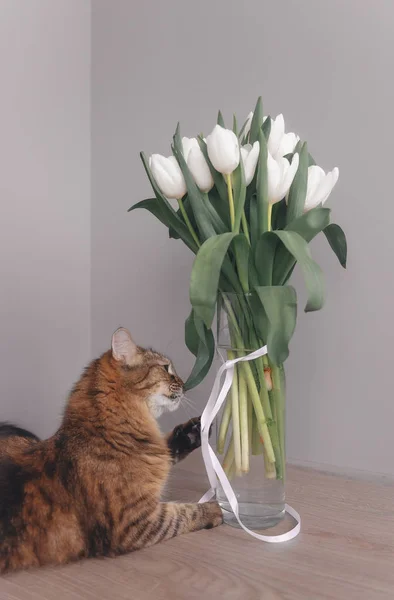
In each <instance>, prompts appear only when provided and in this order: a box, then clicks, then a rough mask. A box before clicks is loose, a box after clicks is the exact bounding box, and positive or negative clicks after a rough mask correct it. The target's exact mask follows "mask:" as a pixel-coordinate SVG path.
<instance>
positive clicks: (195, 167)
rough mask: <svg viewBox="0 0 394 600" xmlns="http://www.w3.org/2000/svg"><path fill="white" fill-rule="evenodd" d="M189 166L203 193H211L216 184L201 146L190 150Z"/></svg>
mask: <svg viewBox="0 0 394 600" xmlns="http://www.w3.org/2000/svg"><path fill="white" fill-rule="evenodd" d="M187 166H188V167H189V169H190V172H191V174H192V175H193V179H194V181H195V182H196V184H197V185H198V187H199V188H200V190H201V191H202V192H209V190H210V189H212V187H213V183H214V182H213V178H212V175H211V171H210V169H209V167H208V164H207V161H206V160H205V157H204V155H203V153H202V152H201V149H200V146H198V148H192V149H191V150H190V152H189V158H188V161H187Z"/></svg>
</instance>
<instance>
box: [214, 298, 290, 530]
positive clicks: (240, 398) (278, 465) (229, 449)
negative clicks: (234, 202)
mask: <svg viewBox="0 0 394 600" xmlns="http://www.w3.org/2000/svg"><path fill="white" fill-rule="evenodd" d="M253 302H254V298H253V295H252V294H245V295H238V294H221V295H220V298H219V301H218V311H217V345H218V361H220V363H221V362H222V361H223V360H227V359H232V358H237V357H239V356H245V355H247V354H249V353H250V352H253V351H255V350H257V349H258V348H261V347H262V346H264V345H265V344H264V341H263V339H262V338H261V337H260V336H259V332H261V330H262V327H261V323H258V322H256V318H258V316H256V310H255V309H254V310H252V307H253ZM255 306H256V304H255V305H254V307H255ZM218 366H219V365H218ZM216 453H217V457H218V458H219V460H220V462H221V464H222V466H223V468H224V470H225V472H226V474H227V476H228V478H229V480H230V482H231V485H232V488H233V490H234V493H235V495H236V497H237V500H238V503H239V513H240V517H241V520H242V522H243V523H244V525H246V526H247V527H249V528H250V529H266V528H268V527H272V526H274V525H276V524H277V523H278V522H279V521H281V520H282V519H283V518H284V514H285V486H284V483H285V466H286V452H285V375H284V369H283V366H282V365H273V364H272V362H271V361H270V359H269V356H264V357H260V358H257V359H255V360H252V361H248V362H242V363H238V364H237V365H236V368H235V374H234V380H233V384H232V387H231V389H230V391H229V394H228V397H227V399H226V402H225V404H224V405H223V408H222V409H221V411H220V413H219V415H218V417H217V420H216ZM216 498H217V500H218V502H219V504H220V506H221V507H222V509H223V512H224V520H225V522H226V523H228V524H230V525H233V526H235V527H237V526H238V521H237V520H236V518H235V516H234V515H233V512H232V510H231V507H230V506H229V503H228V501H227V498H226V496H225V494H224V492H223V490H222V488H221V486H220V484H218V487H217V489H216Z"/></svg>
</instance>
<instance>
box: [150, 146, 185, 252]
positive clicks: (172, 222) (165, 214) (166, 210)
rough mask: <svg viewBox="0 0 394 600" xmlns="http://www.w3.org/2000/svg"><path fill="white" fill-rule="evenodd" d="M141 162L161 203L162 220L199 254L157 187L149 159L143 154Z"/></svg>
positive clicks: (180, 221)
mask: <svg viewBox="0 0 394 600" xmlns="http://www.w3.org/2000/svg"><path fill="white" fill-rule="evenodd" d="M140 156H141V160H142V163H143V165H144V168H145V171H146V174H147V175H148V178H149V181H150V183H151V186H152V188H153V191H154V192H155V196H156V198H157V200H158V202H159V206H160V212H161V214H162V218H163V219H164V220H165V221H166V222H167V223H168V226H171V227H172V228H173V229H174V230H175V231H176V232H177V234H178V235H179V237H180V238H181V239H182V241H183V242H184V243H185V244H186V246H188V247H189V248H190V250H192V252H194V253H196V252H197V246H196V243H195V241H194V240H193V237H192V236H191V234H190V231H189V230H188V228H187V227H186V225H185V224H184V222H183V221H182V220H181V219H180V218H179V217H178V215H177V214H176V212H175V210H174V209H173V208H172V206H171V204H170V203H169V202H168V200H167V198H166V197H165V196H163V194H162V193H161V190H160V188H159V186H158V185H157V183H156V181H155V178H154V177H153V174H152V171H151V169H150V167H149V162H148V159H147V158H146V156H145V154H144V153H143V152H141V155H140Z"/></svg>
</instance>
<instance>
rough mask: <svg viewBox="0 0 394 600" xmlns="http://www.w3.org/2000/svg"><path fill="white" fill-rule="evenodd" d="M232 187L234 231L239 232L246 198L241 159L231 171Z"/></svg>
mask: <svg viewBox="0 0 394 600" xmlns="http://www.w3.org/2000/svg"><path fill="white" fill-rule="evenodd" d="M233 188H234V205H235V219H234V231H235V232H236V233H239V230H240V226H241V218H242V213H243V211H244V206H245V198H246V182H245V172H244V164H243V160H242V159H241V160H240V161H239V164H238V167H237V168H236V169H235V171H234V172H233Z"/></svg>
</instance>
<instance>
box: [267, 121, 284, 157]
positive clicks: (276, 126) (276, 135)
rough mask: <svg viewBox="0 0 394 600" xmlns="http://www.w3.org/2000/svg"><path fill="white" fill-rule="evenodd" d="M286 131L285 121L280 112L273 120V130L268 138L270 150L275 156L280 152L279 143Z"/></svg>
mask: <svg viewBox="0 0 394 600" xmlns="http://www.w3.org/2000/svg"><path fill="white" fill-rule="evenodd" d="M284 133H285V121H284V118H283V115H282V114H280V115H278V116H277V117H276V119H272V120H271V131H270V135H269V138H268V151H269V152H270V153H271V154H272V156H275V155H276V154H277V153H278V150H279V145H280V142H281V140H282V137H283V135H284Z"/></svg>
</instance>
